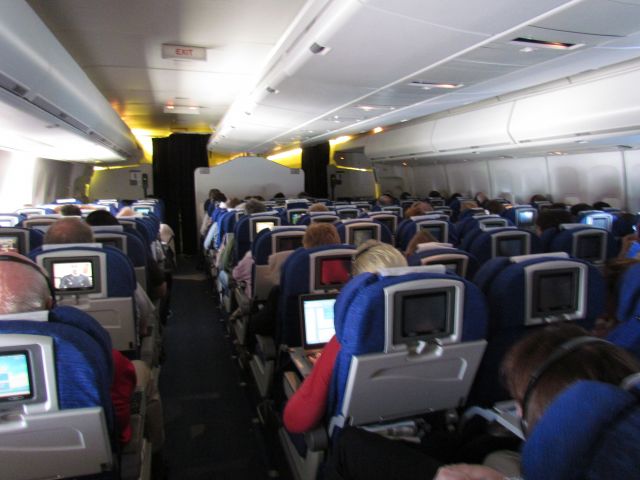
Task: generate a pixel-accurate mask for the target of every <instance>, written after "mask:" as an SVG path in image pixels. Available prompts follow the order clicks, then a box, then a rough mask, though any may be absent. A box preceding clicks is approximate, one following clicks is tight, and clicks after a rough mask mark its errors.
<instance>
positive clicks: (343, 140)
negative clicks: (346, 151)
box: [329, 135, 353, 146]
mask: <svg viewBox="0 0 640 480" xmlns="http://www.w3.org/2000/svg"><path fill="white" fill-rule="evenodd" d="M351 138H353V137H351V135H342V136H341V137H336V138H332V139H331V140H329V145H331V146H334V145H340V144H341V143H347V142H348V141H349V140H351Z"/></svg>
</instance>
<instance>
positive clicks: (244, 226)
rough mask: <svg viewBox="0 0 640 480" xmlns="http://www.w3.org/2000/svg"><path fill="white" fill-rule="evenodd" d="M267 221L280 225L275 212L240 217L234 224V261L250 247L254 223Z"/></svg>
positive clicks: (238, 259) (240, 257)
mask: <svg viewBox="0 0 640 480" xmlns="http://www.w3.org/2000/svg"><path fill="white" fill-rule="evenodd" d="M256 222H267V223H270V224H271V225H272V226H277V225H280V223H281V219H280V217H279V216H278V214H277V212H260V213H253V214H251V215H245V216H243V217H241V218H240V219H239V220H238V221H237V222H236V224H235V227H234V229H233V235H234V237H235V242H236V243H235V261H236V262H239V261H240V260H241V259H242V257H244V255H245V253H247V252H248V251H249V250H250V249H251V243H252V242H253V240H254V234H257V233H258V232H253V231H252V228H254V223H256Z"/></svg>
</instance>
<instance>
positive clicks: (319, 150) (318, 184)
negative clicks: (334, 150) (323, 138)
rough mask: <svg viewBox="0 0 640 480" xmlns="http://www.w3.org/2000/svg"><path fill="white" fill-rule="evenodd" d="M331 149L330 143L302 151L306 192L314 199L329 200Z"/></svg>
mask: <svg viewBox="0 0 640 480" xmlns="http://www.w3.org/2000/svg"><path fill="white" fill-rule="evenodd" d="M330 151H331V148H330V146H329V142H324V143H320V144H318V145H314V146H312V147H307V148H304V149H302V170H304V191H305V192H307V193H308V194H309V195H311V196H312V197H318V198H327V197H328V195H329V192H328V188H327V166H328V165H329V155H330Z"/></svg>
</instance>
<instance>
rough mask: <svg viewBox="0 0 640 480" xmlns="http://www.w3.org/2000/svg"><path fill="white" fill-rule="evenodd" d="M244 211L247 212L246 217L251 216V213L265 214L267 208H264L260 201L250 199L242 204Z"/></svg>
mask: <svg viewBox="0 0 640 480" xmlns="http://www.w3.org/2000/svg"><path fill="white" fill-rule="evenodd" d="M244 210H245V211H246V212H247V215H251V214H252V213H260V212H266V211H267V208H266V207H265V206H264V203H262V202H261V201H260V200H256V199H255V198H250V199H249V200H247V201H246V202H245V204H244Z"/></svg>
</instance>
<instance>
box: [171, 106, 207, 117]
mask: <svg viewBox="0 0 640 480" xmlns="http://www.w3.org/2000/svg"><path fill="white" fill-rule="evenodd" d="M164 113H175V114H180V115H200V107H194V106H189V105H165V107H164Z"/></svg>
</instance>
